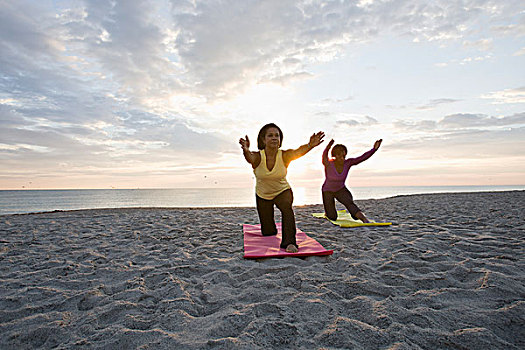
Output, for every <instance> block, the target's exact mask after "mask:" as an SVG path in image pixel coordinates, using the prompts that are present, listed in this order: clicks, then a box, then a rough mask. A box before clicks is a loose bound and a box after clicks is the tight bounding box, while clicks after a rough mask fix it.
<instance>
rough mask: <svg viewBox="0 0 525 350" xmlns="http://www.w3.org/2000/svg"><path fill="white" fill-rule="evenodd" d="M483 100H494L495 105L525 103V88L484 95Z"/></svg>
mask: <svg viewBox="0 0 525 350" xmlns="http://www.w3.org/2000/svg"><path fill="white" fill-rule="evenodd" d="M481 98H485V99H490V100H493V102H492V103H494V104H504V103H525V87H519V88H516V89H506V90H501V91H495V92H491V93H489V94H486V95H482V96H481Z"/></svg>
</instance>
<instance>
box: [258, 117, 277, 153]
mask: <svg viewBox="0 0 525 350" xmlns="http://www.w3.org/2000/svg"><path fill="white" fill-rule="evenodd" d="M270 128H276V129H277V130H279V147H281V145H282V144H283V132H282V131H281V128H280V127H278V126H277V125H275V124H274V123H269V124H266V125H265V126H263V127H262V128H261V130H260V131H259V135H258V136H257V148H258V149H260V150H262V149H264V146H265V144H264V138H265V136H266V131H267V130H268V129H270Z"/></svg>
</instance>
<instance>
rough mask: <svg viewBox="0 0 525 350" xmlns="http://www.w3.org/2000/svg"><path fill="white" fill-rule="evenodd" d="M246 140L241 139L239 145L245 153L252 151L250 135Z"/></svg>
mask: <svg viewBox="0 0 525 350" xmlns="http://www.w3.org/2000/svg"><path fill="white" fill-rule="evenodd" d="M245 137H246V138H245V139H243V138H242V137H241V138H240V139H239V144H240V145H241V148H242V150H243V151H247V152H248V151H250V139H249V138H248V135H246V136H245Z"/></svg>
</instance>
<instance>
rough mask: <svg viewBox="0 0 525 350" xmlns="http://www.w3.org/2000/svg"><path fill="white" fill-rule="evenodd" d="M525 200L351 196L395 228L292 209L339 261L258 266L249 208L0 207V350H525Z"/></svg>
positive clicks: (507, 195)
mask: <svg viewBox="0 0 525 350" xmlns="http://www.w3.org/2000/svg"><path fill="white" fill-rule="evenodd" d="M524 203H525V191H512V192H480V193H455V194H451V193H447V194H429V195H412V196H399V197H393V198H387V199H381V200H365V201H358V204H359V205H360V207H361V208H362V209H363V211H365V213H366V214H367V215H368V217H369V218H372V219H374V220H376V221H391V222H393V225H392V226H387V227H359V228H339V227H337V226H334V225H332V224H331V223H329V222H328V221H326V220H322V219H316V218H313V217H312V216H311V214H312V213H314V212H319V211H322V206H320V205H315V206H303V207H295V214H296V220H297V227H298V228H299V229H301V230H302V231H304V232H305V233H307V234H308V235H309V236H311V237H313V238H315V239H317V240H318V241H319V242H320V243H321V244H322V245H323V246H324V247H325V248H327V249H334V254H333V255H332V256H321V257H308V258H280V259H259V260H246V259H243V233H242V224H243V223H258V219H257V213H256V210H255V208H211V209H169V208H166V209H164V208H163V209H159V208H156V209H147V208H137V209H102V210H98V209H97V210H79V211H63V212H51V213H39V214H24V215H6V216H0V233H1V236H0V281H1V285H0V348H1V349H35V348H41V349H50V348H58V349H70V348H72V349H77V348H78V349H85V348H88V349H208V348H210V349H211V348H217V349H270V348H282V349H288V348H290V349H354V348H355V349H519V348H521V349H523V348H524V347H525V263H524V262H525V260H524V257H525V256H524V252H525V211H524ZM276 213H278V212H276ZM277 218H278V219H279V218H280V215H279V214H277Z"/></svg>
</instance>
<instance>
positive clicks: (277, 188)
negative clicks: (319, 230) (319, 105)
mask: <svg viewBox="0 0 525 350" xmlns="http://www.w3.org/2000/svg"><path fill="white" fill-rule="evenodd" d="M323 138H324V133H323V132H321V131H320V132H318V133H316V134H313V135H312V136H311V137H310V141H309V142H308V143H307V144H305V145H302V146H301V147H299V148H297V149H290V150H284V151H283V150H281V144H282V141H283V133H282V131H281V129H280V128H279V127H278V126H277V125H275V124H273V123H270V124H266V125H265V126H263V127H262V128H261V130H260V131H259V135H258V136H257V148H258V149H259V152H251V151H250V139H249V138H248V136H245V138H241V139H240V140H239V144H240V145H241V148H242V152H243V154H244V158H245V159H246V161H247V162H248V163H250V164H251V165H252V168H253V172H254V174H255V178H256V185H255V199H256V204H257V213H258V214H259V220H260V221H261V232H262V234H263V235H264V236H273V235H276V234H277V227H276V226H275V220H274V217H273V206H274V205H276V206H277V208H278V209H279V210H280V211H281V215H282V221H283V222H282V236H283V237H282V241H281V248H283V249H286V251H287V252H289V253H295V252H297V251H298V249H299V248H298V247H297V243H296V241H295V232H296V228H295V215H294V212H293V209H292V203H293V192H292V189H291V188H290V185H289V184H288V181H286V173H287V168H288V165H290V162H291V161H292V160H294V159H297V158H300V157H302V156H304V155H305V154H306V153H308V152H309V151H310V150H311V149H312V148H314V147H316V146H319V145H320V144H321V143H322V142H323Z"/></svg>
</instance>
